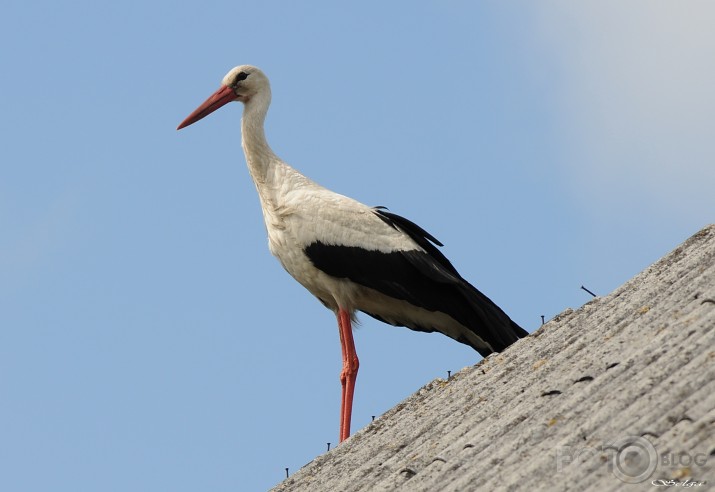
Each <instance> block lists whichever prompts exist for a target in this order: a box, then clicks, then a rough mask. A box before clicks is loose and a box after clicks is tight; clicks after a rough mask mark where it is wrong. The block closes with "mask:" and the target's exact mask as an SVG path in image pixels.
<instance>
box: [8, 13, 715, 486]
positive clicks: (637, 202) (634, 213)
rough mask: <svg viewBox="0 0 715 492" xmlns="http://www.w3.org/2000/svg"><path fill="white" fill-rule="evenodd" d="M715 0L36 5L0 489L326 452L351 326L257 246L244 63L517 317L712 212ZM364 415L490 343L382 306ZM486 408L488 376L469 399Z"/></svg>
mask: <svg viewBox="0 0 715 492" xmlns="http://www.w3.org/2000/svg"><path fill="white" fill-rule="evenodd" d="M714 25H715V4H713V3H712V2H707V1H701V2H698V1H688V2H677V3H676V2H665V1H656V0H649V1H631V2H604V1H583V2H567V1H562V2H556V1H550V2H533V1H522V2H466V1H445V2H411V3H409V4H407V3H397V2H375V1H368V2H359V3H355V4H353V5H352V6H345V5H338V4H337V3H336V2H325V1H324V2H302V3H299V2H262V3H258V2H245V3H243V2H194V3H193V4H189V3H185V2H179V3H177V2H166V1H158V2H139V1H125V2H89V1H77V2H71V3H69V4H68V3H67V2H64V3H63V2H33V1H23V2H19V1H15V0H11V1H10V2H8V3H7V4H6V5H5V6H4V8H3V15H2V16H0V41H1V42H2V46H3V47H4V48H3V50H2V54H1V55H0V56H1V58H0V60H1V61H2V67H3V77H2V78H0V87H1V88H2V90H1V91H0V109H1V111H2V115H3V117H2V118H0V135H1V137H0V138H2V163H1V164H0V166H1V169H2V174H1V175H0V176H1V179H0V395H1V401H2V404H0V490H23V491H46V490H53V491H65V490H66V491H72V492H78V491H96V490H102V491H113V490H116V491H126V490H134V491H137V490H147V491H156V490H171V491H183V490H185V491H196V490H211V491H221V490H231V491H236V490H263V489H267V488H269V487H271V486H273V485H275V484H276V483H278V482H279V481H280V480H281V479H282V478H283V477H284V475H285V468H286V467H288V468H290V471H291V472H294V471H295V470H297V469H298V468H299V467H300V466H302V465H303V464H305V463H307V462H308V461H310V460H311V459H313V458H314V457H315V456H316V455H318V454H320V453H323V452H324V451H325V449H326V443H327V442H331V443H333V445H335V443H336V441H337V434H338V423H339V419H338V411H339V404H340V383H339V380H338V374H339V372H340V367H341V358H340V345H339V340H338V333H337V326H336V323H335V319H334V317H333V315H332V313H330V312H329V311H327V310H326V309H325V308H323V306H322V305H320V303H319V302H318V301H316V300H315V299H313V298H312V297H311V296H310V294H308V293H307V292H306V291H304V290H303V288H302V287H301V286H300V285H298V284H297V283H296V282H295V281H293V280H292V279H291V278H290V277H289V276H288V275H287V274H286V273H285V272H284V271H283V269H282V268H281V266H280V265H279V264H278V262H277V261H276V260H275V259H274V258H272V257H271V256H270V253H269V252H268V250H267V241H266V234H265V229H264V226H263V223H262V217H261V213H260V207H259V204H258V199H257V197H256V194H255V190H254V186H253V184H252V182H251V181H250V178H249V176H248V173H247V172H246V169H245V162H244V159H243V154H242V152H241V148H240V134H239V120H240V115H241V106H240V105H239V104H232V105H229V106H227V107H225V108H223V109H222V110H220V111H218V112H217V113H215V114H213V115H211V116H210V117H209V118H206V119H205V120H202V121H201V122H200V123H198V124H195V125H193V126H191V127H189V128H187V129H185V130H182V131H181V132H176V131H175V128H176V125H177V124H178V123H179V122H180V121H181V120H183V119H184V117H185V116H187V115H188V114H189V113H190V112H191V111H192V110H193V109H194V108H195V107H196V106H197V105H198V104H199V103H201V102H202V101H203V100H204V99H205V98H206V97H207V96H208V95H210V94H211V93H212V92H213V91H214V90H215V89H217V88H218V84H219V82H220V80H221V78H222V77H223V75H224V74H225V73H226V72H227V71H228V70H229V69H230V68H232V67H233V66H236V65H239V64H244V63H248V64H254V65H257V66H259V67H261V68H262V69H263V70H264V71H265V72H266V74H267V75H268V76H269V78H270V79H271V83H272V89H273V105H272V108H271V111H270V112H269V115H268V120H267V129H266V131H267V136H268V139H269V141H270V142H271V145H272V147H273V149H274V150H275V151H276V152H277V153H278V154H279V155H280V156H281V157H283V158H284V159H285V160H286V161H287V162H288V163H290V164H291V165H293V166H294V167H296V168H297V169H299V170H301V171H302V172H304V173H305V174H306V175H307V176H309V177H310V178H312V179H314V180H316V181H317V182H319V183H321V184H323V185H325V186H327V187H329V188H331V189H333V190H335V191H338V192H340V193H343V194H346V195H350V196H352V197H354V198H357V199H358V200H361V201H363V202H365V203H367V204H370V205H384V206H388V207H389V208H390V210H392V211H393V212H395V213H399V214H401V215H404V216H406V217H408V218H410V219H412V220H414V221H415V222H417V223H418V224H420V225H421V226H423V227H424V228H425V229H427V230H428V231H430V232H431V233H432V234H434V235H435V236H436V237H437V238H438V239H439V240H441V241H442V242H443V243H445V247H444V248H443V252H444V253H445V254H446V255H447V257H448V258H450V260H452V262H453V263H454V264H455V266H456V267H457V268H458V269H459V270H460V272H461V273H462V275H463V276H464V277H466V278H467V279H468V280H470V281H471V282H472V283H473V284H475V285H476V286H477V287H478V288H480V289H481V290H482V291H484V292H485V293H486V294H487V295H488V296H490V297H491V298H492V299H493V300H494V301H495V302H497V303H498V304H499V305H500V306H502V307H503V308H504V309H505V310H506V311H507V312H508V313H509V314H510V315H511V316H512V317H513V318H514V319H515V320H516V321H517V322H519V323H520V324H522V325H523V326H524V327H526V328H527V329H528V330H529V331H533V330H535V329H537V328H538V326H539V324H540V323H541V316H542V315H544V316H545V317H546V318H547V319H549V318H551V317H553V316H555V315H556V314H558V313H559V312H561V311H562V310H564V309H566V308H568V307H571V308H578V307H579V306H580V305H582V304H583V303H584V302H587V301H588V300H589V299H590V296H589V295H588V294H587V293H586V292H584V291H583V290H581V289H580V288H579V287H580V286H581V285H585V286H586V287H588V288H589V289H590V290H592V291H594V292H596V293H598V294H601V295H604V294H607V293H609V292H610V291H612V290H613V289H614V288H616V287H618V286H619V285H621V284H622V283H623V282H624V281H626V280H628V279H629V278H630V277H632V276H633V275H634V274H636V273H638V272H639V271H640V270H642V269H643V268H645V267H646V266H648V265H649V264H650V263H652V262H653V261H655V260H657V259H658V258H660V257H661V256H663V255H664V254H666V253H667V252H668V251H670V250H672V249H673V248H675V247H676V246H677V245H678V244H679V243H680V242H682V241H683V240H685V239H686V238H687V237H689V236H690V235H691V234H693V233H695V232H697V231H698V230H699V229H700V228H701V227H703V226H704V225H706V224H708V223H710V222H712V221H713V211H714V210H715V138H713V130H712V128H713V122H712V121H713V116H714V115H715V91H713V87H715V64H713V60H715V30H713V26H714ZM361 319H362V321H363V322H362V324H361V326H360V327H359V328H357V329H356V334H355V339H356V345H357V350H358V354H359V355H360V360H361V367H360V375H359V376H358V381H357V390H356V395H355V399H356V400H355V408H354V417H353V427H354V430H356V431H357V430H359V429H360V428H362V427H364V426H365V425H367V424H369V422H370V420H371V416H372V415H376V416H379V415H380V414H382V413H384V412H385V411H386V410H388V409H390V408H391V407H393V406H394V405H395V404H396V403H398V402H400V401H401V400H402V399H404V398H405V397H407V396H408V395H410V394H411V393H413V392H414V391H416V390H417V389H418V388H420V387H421V386H422V385H424V384H426V383H427V382H429V381H431V380H432V379H434V378H436V377H444V376H446V374H447V371H453V372H455V371H457V370H459V369H461V368H462V367H465V366H467V365H471V364H474V363H476V362H477V361H478V360H479V356H478V354H476V353H475V352H474V351H473V350H471V349H470V348H469V347H467V346H464V345H460V344H458V343H455V342H454V341H452V340H451V339H448V338H446V337H444V336H441V335H438V334H431V335H430V334H422V333H415V332H411V331H410V330H407V329H404V328H394V327H390V326H387V325H384V324H381V323H379V322H377V321H374V320H372V319H371V318H369V317H367V316H363V317H362V318H361ZM483 396H485V397H487V398H488V396H489V395H483Z"/></svg>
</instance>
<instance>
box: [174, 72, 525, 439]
mask: <svg viewBox="0 0 715 492" xmlns="http://www.w3.org/2000/svg"><path fill="white" fill-rule="evenodd" d="M234 101H238V102H241V103H243V106H244V107H243V116H242V118H241V135H242V148H243V152H244V154H245V160H246V164H247V166H248V171H249V173H250V175H251V178H252V179H253V182H254V184H255V187H256V190H257V191H258V197H259V200H260V204H261V208H262V211H263V219H264V222H265V227H266V232H267V235H268V247H269V250H270V252H271V253H272V254H273V255H274V256H276V257H277V258H278V260H279V261H280V263H281V264H282V265H283V267H284V268H285V270H287V271H288V273H289V274H290V275H291V276H293V278H294V279H295V280H297V281H298V282H299V283H300V284H301V285H303V287H305V288H306V289H307V290H308V291H309V292H310V293H311V294H313V295H314V296H315V297H317V298H318V300H319V301H320V302H321V303H322V304H323V305H324V306H325V307H327V308H328V309H330V310H331V311H333V312H334V313H335V316H336V318H337V323H338V332H339V337H340V344H341V351H342V361H343V366H342V370H341V372H340V382H341V388H342V392H341V404H340V427H339V440H340V442H343V441H344V440H345V439H347V438H348V437H349V436H350V424H351V419H352V406H353V397H354V391H355V382H356V379H357V374H358V368H359V365H360V362H359V359H358V356H357V352H356V350H355V342H354V338H353V332H352V324H353V323H355V322H356V320H357V318H356V313H357V312H358V311H360V312H362V313H365V314H367V315H369V316H371V317H373V318H375V319H377V320H380V321H382V322H385V323H387V324H389V325H394V326H403V327H407V328H410V329H412V330H415V331H420V332H440V333H443V334H444V335H446V336H448V337H450V338H452V339H454V340H456V341H457V342H461V343H463V344H466V345H468V346H470V347H472V348H473V349H474V350H476V351H477V352H478V353H479V354H481V355H482V356H484V357H486V356H487V355H489V354H491V353H493V352H501V351H503V350H504V349H505V348H506V347H508V346H509V345H511V344H512V343H514V342H516V341H517V340H518V339H519V338H523V337H525V336H526V335H528V332H527V331H526V330H524V329H523V328H521V327H520V326H519V325H518V324H517V323H516V322H514V321H513V320H512V319H511V318H510V317H509V316H508V315H507V314H506V313H505V312H504V311H503V310H502V309H501V308H499V307H498V306H497V305H496V304H495V303H494V302H492V301H491V300H490V299H489V298H488V297H487V296H485V295H484V294H482V292H480V291H479V290H477V288H476V287H474V286H473V285H472V284H470V283H469V282H468V281H467V280H465V279H464V278H463V277H462V276H461V275H460V274H459V273H458V272H457V270H456V269H455V267H454V266H453V265H452V263H450V261H449V260H448V259H447V258H446V257H445V256H444V255H443V254H442V253H441V251H440V250H439V249H438V247H441V246H443V245H442V243H440V242H439V241H438V240H437V239H436V238H435V237H434V236H432V235H431V234H429V233H428V232H427V231H425V230H424V229H423V228H422V227H420V226H418V225H417V224H415V223H414V222H412V221H411V220H409V219H406V218H404V217H402V216H400V215H397V214H395V213H393V212H391V211H389V210H388V209H386V208H385V207H371V206H368V205H364V204H363V203H361V202H359V201H357V200H354V199H352V198H349V197H347V196H344V195H341V194H338V193H336V192H333V191H331V190H329V189H327V188H324V187H323V186H321V185H319V184H317V183H316V182H314V181H312V180H311V179H309V178H307V177H305V176H304V175H303V174H301V173H300V172H298V171H297V170H296V169H294V168H293V167H291V166H289V165H288V164H287V163H286V162H284V161H283V160H282V159H281V158H279V157H278V156H277V155H276V154H275V153H274V152H273V150H271V147H270V146H269V144H268V141H267V140H266V136H265V131H264V122H265V119H266V114H267V112H268V108H269V106H270V103H271V86H270V82H269V80H268V78H267V76H266V75H265V74H264V73H263V71H261V70H260V69H259V68H257V67H255V66H251V65H240V66H237V67H235V68H233V69H231V70H230V71H229V72H228V73H227V74H226V75H225V76H224V78H223V80H222V82H221V85H220V87H219V89H218V90H217V91H216V92H214V93H213V94H212V95H211V96H209V98H208V99H206V101H205V102H204V103H202V104H201V105H200V106H199V107H198V108H196V110H194V111H193V112H192V113H191V114H190V115H189V116H187V117H186V119H185V120H184V121H182V122H181V124H179V126H178V127H177V130H180V129H182V128H184V127H187V126H189V125H191V124H193V123H196V122H197V121H199V120H200V119H202V118H204V117H206V116H208V115H209V114H210V113H212V112H214V111H216V110H217V109H219V108H220V107H222V106H224V105H226V104H228V103H230V102H234Z"/></svg>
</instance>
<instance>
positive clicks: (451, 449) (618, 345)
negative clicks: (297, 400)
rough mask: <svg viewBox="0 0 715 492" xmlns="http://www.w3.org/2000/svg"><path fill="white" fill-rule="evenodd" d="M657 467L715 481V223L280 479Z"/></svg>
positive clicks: (439, 485) (542, 478)
mask: <svg viewBox="0 0 715 492" xmlns="http://www.w3.org/2000/svg"><path fill="white" fill-rule="evenodd" d="M654 467H655V469H654V470H653V468H654ZM651 471H652V474H649V472H651ZM653 480H676V481H680V482H681V483H680V485H681V486H682V485H683V483H682V482H684V481H686V480H689V481H691V482H692V481H700V482H703V481H707V482H709V483H708V484H707V485H705V486H701V487H697V489H698V490H704V489H709V488H712V487H713V485H715V225H711V226H708V227H706V228H704V229H703V230H701V231H700V232H698V233H697V234H695V235H694V236H692V237H691V238H690V239H688V240H687V241H686V242H685V243H683V244H682V245H681V246H679V247H678V248H676V249H675V250H674V251H673V252H671V253H670V254H668V255H666V256H665V257H664V258H662V259H661V260H659V261H658V262H656V263H654V264H653V265H651V266H650V267H648V268H647V269H646V270H645V271H643V272H641V273H640V274H638V275H637V276H636V277H634V278H633V279H632V280H630V281H628V282H626V283H625V284H624V285H623V286H621V287H620V288H618V289H616V290H615V291H614V292H612V293H611V294H609V295H607V296H605V297H599V298H595V299H594V300H592V301H591V302H589V303H587V304H585V305H584V306H582V307H580V308H579V309H577V310H575V311H574V310H571V309H567V310H566V311H564V312H563V313H561V314H560V315H559V316H557V317H556V318H554V319H553V320H551V321H549V322H548V323H546V324H545V325H543V326H542V327H541V328H540V329H539V330H537V331H536V332H535V333H533V334H531V335H530V336H529V337H528V338H525V339H523V340H520V341H519V342H517V343H516V344H514V345H512V346H511V347H509V348H508V349H507V350H506V351H504V352H503V353H501V354H492V355H491V356H489V357H488V358H486V359H485V360H483V361H482V362H480V363H479V364H477V365H475V366H473V367H468V368H465V369H463V370H462V371H460V372H459V373H457V374H455V375H454V376H452V377H451V378H450V379H449V380H444V379H436V380H434V381H432V382H431V383H429V384H427V385H426V386H424V387H423V388H422V389H420V390H419V391H417V392H416V393H415V394H414V395H412V396H410V397H409V398H407V399H406V400H405V401H403V402H402V403H400V404H398V405H397V406H396V407H395V408H393V409H392V410H390V411H388V412H387V413H385V414H384V415H382V416H381V417H379V418H377V419H376V420H375V421H374V422H373V423H371V424H370V425H368V426H366V427H365V428H363V429H361V430H360V431H359V432H357V433H356V434H354V435H353V436H352V437H350V438H349V439H348V440H346V441H345V442H344V443H342V444H341V445H340V446H338V447H336V448H335V449H333V450H331V451H330V452H327V453H325V454H323V455H321V456H318V457H317V458H315V459H314V460H313V461H311V462H310V463H308V464H307V465H305V466H304V467H303V468H301V469H300V470H298V471H297V472H296V473H295V474H293V475H292V476H290V477H289V478H287V479H286V480H285V481H283V482H282V483H280V484H279V485H278V486H276V487H275V488H274V489H273V490H275V491H294V490H301V491H303V490H305V491H308V490H309V491H311V492H314V491H330V492H335V491H357V490H370V491H373V490H378V491H383V490H384V491H391V490H396V489H401V490H409V491H436V490H446V491H465V490H476V489H480V490H504V489H510V490H518V489H537V490H538V489H541V490H547V489H548V490H567V489H572V490H594V491H596V490H597V491H604V490H622V489H623V488H624V483H633V482H639V485H629V486H628V490H641V489H643V490H645V489H648V490H653V484H652V483H651V482H652V481H653ZM668 483H670V484H671V485H672V484H674V483H675V482H668ZM656 484H658V485H661V484H662V485H665V483H661V482H657V483H656Z"/></svg>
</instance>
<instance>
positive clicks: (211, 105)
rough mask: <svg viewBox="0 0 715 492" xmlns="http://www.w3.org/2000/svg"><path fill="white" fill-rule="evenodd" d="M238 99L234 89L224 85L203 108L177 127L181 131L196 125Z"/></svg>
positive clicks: (206, 101) (197, 109)
mask: <svg viewBox="0 0 715 492" xmlns="http://www.w3.org/2000/svg"><path fill="white" fill-rule="evenodd" d="M237 98H238V96H236V93H235V92H233V89H231V88H230V87H229V86H227V85H222V86H221V88H220V89H219V90H217V91H216V92H214V93H213V94H211V96H210V97H209V98H208V99H206V100H205V101H204V103H203V104H202V105H201V106H199V107H198V108H196V109H195V110H194V112H193V113H191V114H190V115H189V116H187V117H186V119H185V120H184V121H182V122H181V124H180V125H179V126H177V127H176V129H177V130H181V129H182V128H184V127H185V126H189V125H190V124H192V123H196V122H197V121H199V120H200V119H201V118H203V117H205V116H208V115H210V114H211V113H213V112H214V111H216V110H217V109H218V108H220V107H221V106H223V105H225V104H228V103H230V102H231V101H235V100H236V99H237Z"/></svg>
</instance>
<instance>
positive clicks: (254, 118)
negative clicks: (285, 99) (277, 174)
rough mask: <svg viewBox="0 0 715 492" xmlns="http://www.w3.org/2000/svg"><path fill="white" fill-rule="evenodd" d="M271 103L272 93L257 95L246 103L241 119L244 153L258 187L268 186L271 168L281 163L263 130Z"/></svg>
mask: <svg viewBox="0 0 715 492" xmlns="http://www.w3.org/2000/svg"><path fill="white" fill-rule="evenodd" d="M270 103H271V95H270V93H268V94H264V95H258V94H257V95H255V96H254V97H252V98H251V99H250V100H249V101H247V102H246V104H245V108H244V110H243V118H242V119H241V134H242V136H243V141H242V146H243V153H244V154H245V155H246V163H247V164H248V170H249V172H250V173H251V177H252V178H253V181H254V182H255V183H256V186H258V187H260V186H261V185H264V184H266V180H267V179H270V176H269V174H270V171H271V169H270V168H271V167H273V166H274V165H275V163H277V162H280V159H279V158H278V156H276V155H275V154H274V153H273V151H272V150H271V148H270V146H269V145H268V142H267V141H266V134H265V131H264V129H263V124H264V122H265V120H266V113H267V112H268V106H269V105H270Z"/></svg>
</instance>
